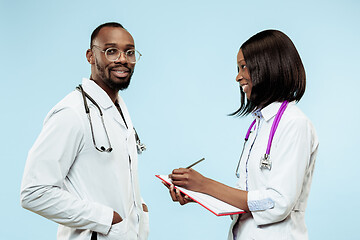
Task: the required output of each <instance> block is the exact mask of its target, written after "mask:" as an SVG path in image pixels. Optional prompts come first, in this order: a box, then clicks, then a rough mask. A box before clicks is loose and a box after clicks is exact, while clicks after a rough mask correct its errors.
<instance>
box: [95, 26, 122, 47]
mask: <svg viewBox="0 0 360 240" xmlns="http://www.w3.org/2000/svg"><path fill="white" fill-rule="evenodd" d="M103 27H118V28H122V29H125V28H124V27H123V25H121V24H120V23H117V22H107V23H103V24H101V25H100V26H98V27H97V28H95V30H94V31H93V32H92V34H91V38H90V49H92V46H93V42H94V39H95V38H96V37H97V35H98V34H99V32H100V30H101V29H102V28H103Z"/></svg>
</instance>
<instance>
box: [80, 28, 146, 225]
mask: <svg viewBox="0 0 360 240" xmlns="http://www.w3.org/2000/svg"><path fill="white" fill-rule="evenodd" d="M93 45H96V46H98V47H99V48H100V49H98V48H96V47H93V48H92V49H88V50H87V51H86V59H87V60H88V62H89V63H90V64H91V76H90V79H91V80H93V81H94V82H95V83H96V84H97V85H99V86H100V87H101V88H102V89H103V90H104V91H105V92H106V93H107V94H108V95H109V97H110V99H111V100H112V101H113V102H114V103H115V101H116V100H117V96H118V92H119V90H121V89H123V87H122V86H123V85H124V83H126V82H129V81H130V78H131V75H132V73H133V71H134V68H135V63H129V62H128V61H127V60H126V58H125V54H124V53H122V54H121V55H120V58H119V59H118V60H116V61H109V60H107V59H106V57H105V54H104V53H103V52H102V50H106V49H107V48H109V47H116V48H118V49H120V50H121V51H123V52H125V51H127V50H129V49H134V48H135V43H134V39H133V37H132V36H131V34H130V33H129V32H128V31H126V30H125V29H122V28H119V27H103V28H102V29H101V30H100V31H99V33H98V35H97V37H96V38H95V39H94V41H93ZM125 85H126V84H125ZM142 207H143V211H144V212H148V208H147V206H146V205H145V204H142ZM122 220H123V219H122V217H121V216H120V215H119V214H118V213H117V212H116V211H114V213H113V220H112V224H116V223H119V222H121V221H122Z"/></svg>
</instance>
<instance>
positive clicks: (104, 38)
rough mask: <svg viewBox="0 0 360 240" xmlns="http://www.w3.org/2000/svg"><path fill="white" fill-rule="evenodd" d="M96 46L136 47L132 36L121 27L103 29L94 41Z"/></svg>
mask: <svg viewBox="0 0 360 240" xmlns="http://www.w3.org/2000/svg"><path fill="white" fill-rule="evenodd" d="M94 43H95V44H103V45H105V44H125V45H134V39H133V37H132V36H131V34H130V33H129V32H128V31H126V30H125V29H123V28H120V27H103V28H102V29H100V31H99V33H98V35H97V36H96V38H95V39H94Z"/></svg>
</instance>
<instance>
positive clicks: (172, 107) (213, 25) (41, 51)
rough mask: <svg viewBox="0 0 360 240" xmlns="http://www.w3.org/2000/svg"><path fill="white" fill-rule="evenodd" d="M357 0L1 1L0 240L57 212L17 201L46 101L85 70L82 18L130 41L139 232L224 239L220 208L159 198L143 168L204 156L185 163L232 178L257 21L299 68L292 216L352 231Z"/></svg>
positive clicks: (44, 226)
mask: <svg viewBox="0 0 360 240" xmlns="http://www.w3.org/2000/svg"><path fill="white" fill-rule="evenodd" d="M359 10H360V2H359V1H355V0H352V1H351V0H344V1H310V0H304V1H280V0H273V1H265V0H264V1H222V2H221V3H220V1H194V0H192V1H190V0H183V1H145V0H144V1H114V0H108V1H69V0H64V1H55V0H44V1H39V0H34V1H16V0H13V1H5V0H0V29H1V38H0V46H1V57H0V68H1V77H0V81H1V88H0V89H1V94H0V102H1V118H0V121H1V124H0V131H1V136H2V137H1V140H0V146H1V147H2V151H1V153H0V159H1V163H2V168H1V174H0V183H1V193H0V203H1V204H0V215H1V218H0V225H1V230H2V231H1V239H36V240H48V239H55V238H56V229H57V224H55V223H53V222H51V221H49V220H46V219H44V218H42V217H40V216H38V215H36V214H34V213H32V212H29V211H26V210H24V209H22V208H21V207H20V201H19V192H20V183H21V178H22V174H23V170H24V165H25V160H26V156H27V152H28V150H29V149H30V147H31V146H32V144H33V142H34V141H35V139H36V137H37V135H38V134H39V132H40V130H41V127H42V121H43V119H44V117H45V115H46V113H47V112H48V111H49V110H50V109H51V108H52V106H53V105H54V104H56V103H57V102H58V101H59V100H61V99H62V98H63V97H64V96H65V95H66V94H67V93H68V92H69V91H72V90H73V89H74V87H75V86H76V85H77V84H78V83H79V82H80V81H81V78H82V77H88V76H89V73H90V66H89V64H88V63H87V61H86V59H85V51H86V49H87V47H88V45H89V38H90V34H91V32H92V30H93V29H94V28H95V27H97V26H98V25H99V24H101V23H103V22H107V21H118V22H120V23H122V24H123V25H124V26H125V27H126V28H127V29H128V30H129V31H130V33H131V34H132V35H133V37H134V38H135V42H136V46H137V48H138V49H139V50H140V51H141V53H142V54H143V58H142V59H141V61H140V62H139V63H138V64H137V66H136V70H135V74H134V76H133V79H132V83H131V84H130V87H129V89H128V90H126V91H124V92H123V93H122V95H123V97H124V99H125V101H126V103H127V105H128V108H129V111H130V113H131V116H132V119H133V122H134V125H135V126H136V128H137V130H138V132H139V135H140V137H141V139H142V140H143V142H145V143H146V144H147V147H148V151H147V152H145V153H144V154H143V155H142V156H141V157H140V159H139V165H140V167H139V171H140V183H141V189H142V195H143V197H144V199H145V200H146V202H147V204H148V205H149V209H150V212H151V215H150V217H151V233H150V237H149V239H150V240H159V239H160V240H161V239H173V240H180V239H181V240H182V239H191V240H192V239H200V240H202V239H207V240H219V239H226V236H227V231H228V227H229V224H230V219H229V217H216V216H215V215H213V214H212V213H210V212H208V211H206V210H205V209H203V208H202V207H200V206H199V205H197V204H189V205H188V206H184V207H181V206H179V205H178V204H175V203H173V202H172V201H171V200H170V197H169V196H168V192H167V190H166V189H165V188H164V187H163V185H162V184H161V183H160V181H159V180H158V179H157V178H155V177H154V175H155V174H167V173H169V172H170V171H171V170H172V169H173V168H177V167H181V166H186V165H188V164H190V163H191V162H193V161H195V160H197V159H200V158H201V157H205V158H206V161H205V162H203V163H201V164H199V165H197V166H196V168H195V169H196V170H198V171H200V172H201V173H203V174H204V175H206V176H208V177H212V178H215V179H217V180H219V181H221V182H224V183H226V184H228V185H234V184H235V181H236V178H235V174H234V171H235V167H236V164H237V160H238V156H239V154H240V151H241V146H242V143H243V136H244V134H245V131H246V129H247V127H248V125H249V123H250V122H251V118H250V117H246V118H232V117H228V116H227V114H228V113H230V112H232V111H234V110H235V109H236V108H237V107H238V105H239V89H238V84H237V83H236V82H235V76H236V54H237V51H238V49H239V46H240V45H241V43H242V42H244V41H245V40H246V39H248V38H249V37H250V36H252V35H253V34H255V33H257V32H259V31H261V30H264V29H269V28H274V29H279V30H281V31H284V32H285V33H286V34H288V35H289V36H290V38H291V39H292V40H293V41H294V43H295V45H296V47H297V49H298V51H299V53H300V55H301V57H302V59H303V62H304V65H305V68H306V72H307V81H308V84H307V90H306V93H305V95H304V97H303V99H302V100H301V102H300V103H299V105H300V107H301V108H302V110H303V111H304V112H305V113H306V114H307V115H308V116H309V117H310V119H311V120H312V121H313V123H314V125H315V127H316V129H317V132H318V135H319V138H320V149H319V155H318V159H317V164H316V169H315V175H314V178H313V184H312V190H311V194H310V197H309V201H308V208H307V213H306V222H307V226H308V229H309V236H310V239H328V240H330V239H334V240H338V239H347V240H349V239H359V236H358V233H357V225H358V224H357V223H358V222H359V221H358V220H356V219H357V217H358V216H359V213H360V211H359V200H360V199H359V195H360V188H359V186H358V184H357V182H358V181H357V178H356V176H359V168H358V166H359V160H360V158H359V153H358V150H356V148H357V147H358V144H359V134H360V130H359V120H360V118H359V117H360V111H359V106H358V94H359V92H358V91H359V89H360V84H359V82H360V81H359V80H360V79H359V74H358V72H359V56H360V47H359V42H360V31H359V23H360V14H359V12H360V11H359Z"/></svg>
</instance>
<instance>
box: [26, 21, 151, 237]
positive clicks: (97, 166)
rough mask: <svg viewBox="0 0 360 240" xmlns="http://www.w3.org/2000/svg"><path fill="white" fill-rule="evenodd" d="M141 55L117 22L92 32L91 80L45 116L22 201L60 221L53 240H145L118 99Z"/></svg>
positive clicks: (130, 142)
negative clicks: (55, 237) (55, 238)
mask: <svg viewBox="0 0 360 240" xmlns="http://www.w3.org/2000/svg"><path fill="white" fill-rule="evenodd" d="M140 56H141V54H140V53H139V52H138V51H137V50H135V43H134V40H133V38H132V36H131V35H130V33H129V32H128V31H127V30H125V29H124V28H123V26H122V25H121V24H119V23H113V22H112V23H105V24H102V25H100V26H99V27H97V28H96V29H95V30H94V32H93V33H92V35H91V43H90V49H88V50H87V52H86V58H87V60H88V62H89V63H90V64H91V76H90V79H83V81H82V85H81V86H79V87H78V89H77V90H75V91H73V92H71V93H70V94H68V95H67V96H66V97H65V98H64V99H63V100H62V101H60V102H59V103H58V104H57V105H56V106H55V107H54V108H53V109H52V110H51V111H50V112H49V113H48V115H47V116H46V118H45V121H44V125H43V129H42V131H41V133H40V135H39V137H38V138H37V140H36V142H35V143H34V145H33V147H32V148H31V150H30V151H29V155H28V158H27V162H26V166H25V171H24V176H23V180H22V186H21V204H22V206H23V207H24V208H26V209H29V210H30V211H33V212H35V213H37V214H39V215H41V216H44V217H46V218H48V219H50V220H53V221H55V222H57V223H59V229H58V234H57V239H61V240H70V239H71V240H83V239H84V240H85V239H86V240H90V239H91V240H94V239H97V240H102V239H107V240H115V239H119V240H121V239H126V240H135V239H136V240H137V239H139V240H145V239H147V236H148V230H149V223H148V210H147V206H146V205H145V203H144V202H143V200H142V198H141V195H140V190H139V183H138V172H137V153H138V149H137V147H138V146H137V140H138V139H137V134H136V132H135V129H134V128H133V125H132V122H131V119H130V115H129V113H128V111H127V108H126V105H125V103H124V101H123V100H122V98H121V97H120V96H119V94H118V92H119V90H123V89H126V88H127V87H128V85H129V83H130V79H131V76H132V74H133V71H134V67H135V64H136V62H137V61H138V60H139V58H140ZM86 106H87V107H86ZM87 109H88V110H89V111H87ZM87 112H88V114H87Z"/></svg>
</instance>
